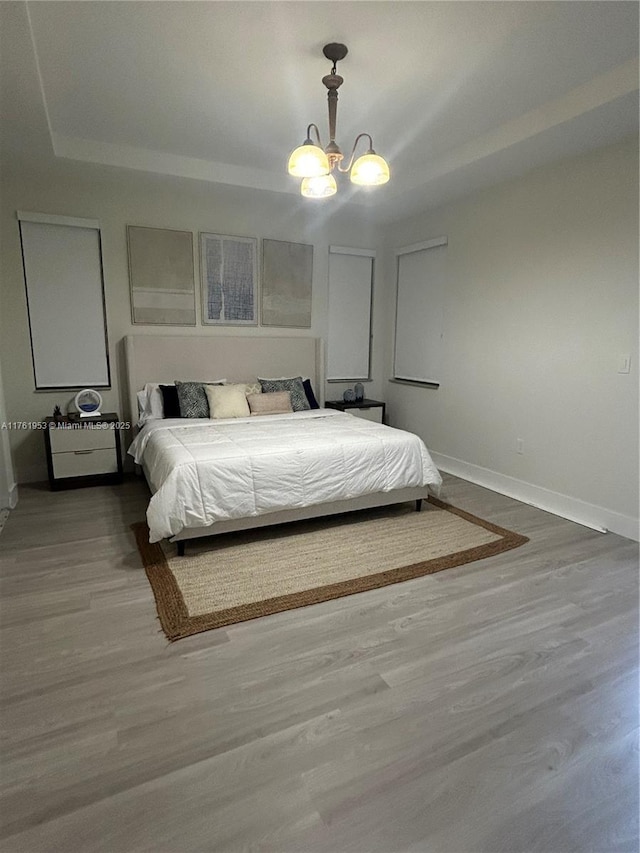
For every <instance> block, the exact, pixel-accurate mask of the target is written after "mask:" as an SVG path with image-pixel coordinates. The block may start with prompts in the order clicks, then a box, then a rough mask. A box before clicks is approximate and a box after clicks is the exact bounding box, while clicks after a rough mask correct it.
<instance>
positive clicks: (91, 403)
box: [74, 388, 102, 418]
mask: <svg viewBox="0 0 640 853" xmlns="http://www.w3.org/2000/svg"><path fill="white" fill-rule="evenodd" d="M74 403H75V406H76V409H77V410H78V414H79V415H80V417H81V418H95V417H100V409H101V408H102V396H101V395H100V394H99V393H98V392H97V391H94V390H93V388H84V389H83V390H82V391H78V393H77V394H76V396H75V400H74Z"/></svg>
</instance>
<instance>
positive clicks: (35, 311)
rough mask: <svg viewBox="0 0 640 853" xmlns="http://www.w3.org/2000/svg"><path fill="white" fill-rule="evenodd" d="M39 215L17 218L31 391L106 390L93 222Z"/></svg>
mask: <svg viewBox="0 0 640 853" xmlns="http://www.w3.org/2000/svg"><path fill="white" fill-rule="evenodd" d="M38 216H39V215H38V214H18V218H19V219H20V234H21V240H22V256H23V262H24V276H25V285H26V289H27V304H28V310H29V328H30V332H31V350H32V354H33V370H34V376H35V387H36V389H39V390H44V389H54V388H84V387H98V388H105V387H108V386H109V384H110V377H109V358H108V350H107V341H106V319H105V312H104V298H103V286H102V259H101V251H100V231H99V228H98V227H97V223H95V222H93V221H92V220H78V219H71V218H67V217H54V216H51V215H43V216H42V220H43V221H38Z"/></svg>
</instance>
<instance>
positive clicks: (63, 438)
mask: <svg viewBox="0 0 640 853" xmlns="http://www.w3.org/2000/svg"><path fill="white" fill-rule="evenodd" d="M49 437H50V439H51V452H52V453H71V452H73V451H74V450H108V449H110V450H111V455H112V456H113V448H114V447H115V446H116V431H115V430H114V429H96V428H94V429H91V428H89V427H82V428H80V429H61V428H57V429H50V430H49Z"/></svg>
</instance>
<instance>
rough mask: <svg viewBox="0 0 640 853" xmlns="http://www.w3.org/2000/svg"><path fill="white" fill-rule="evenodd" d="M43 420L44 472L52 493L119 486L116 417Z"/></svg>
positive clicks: (119, 460)
mask: <svg viewBox="0 0 640 853" xmlns="http://www.w3.org/2000/svg"><path fill="white" fill-rule="evenodd" d="M45 420H46V424H47V429H46V430H45V447H46V451H47V468H48V470H49V483H50V485H51V488H52V489H53V490H56V489H72V488H76V487H77V486H94V485H103V484H106V483H120V482H122V453H121V450H120V435H119V432H118V430H117V429H116V424H117V423H118V421H119V417H118V415H117V414H115V413H109V414H106V415H101V416H100V417H98V418H91V419H90V420H71V419H69V418H62V420H60V421H57V422H56V421H55V420H54V419H53V418H46V419H45Z"/></svg>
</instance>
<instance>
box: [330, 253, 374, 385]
mask: <svg viewBox="0 0 640 853" xmlns="http://www.w3.org/2000/svg"><path fill="white" fill-rule="evenodd" d="M374 256H375V253H374V252H373V251H371V250H368V249H347V248H343V247H340V246H331V247H330V248H329V328H328V338H327V379H328V380H334V381H336V380H345V381H353V380H358V379H360V380H362V379H369V377H370V351H371V298H372V288H373V260H374Z"/></svg>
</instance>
